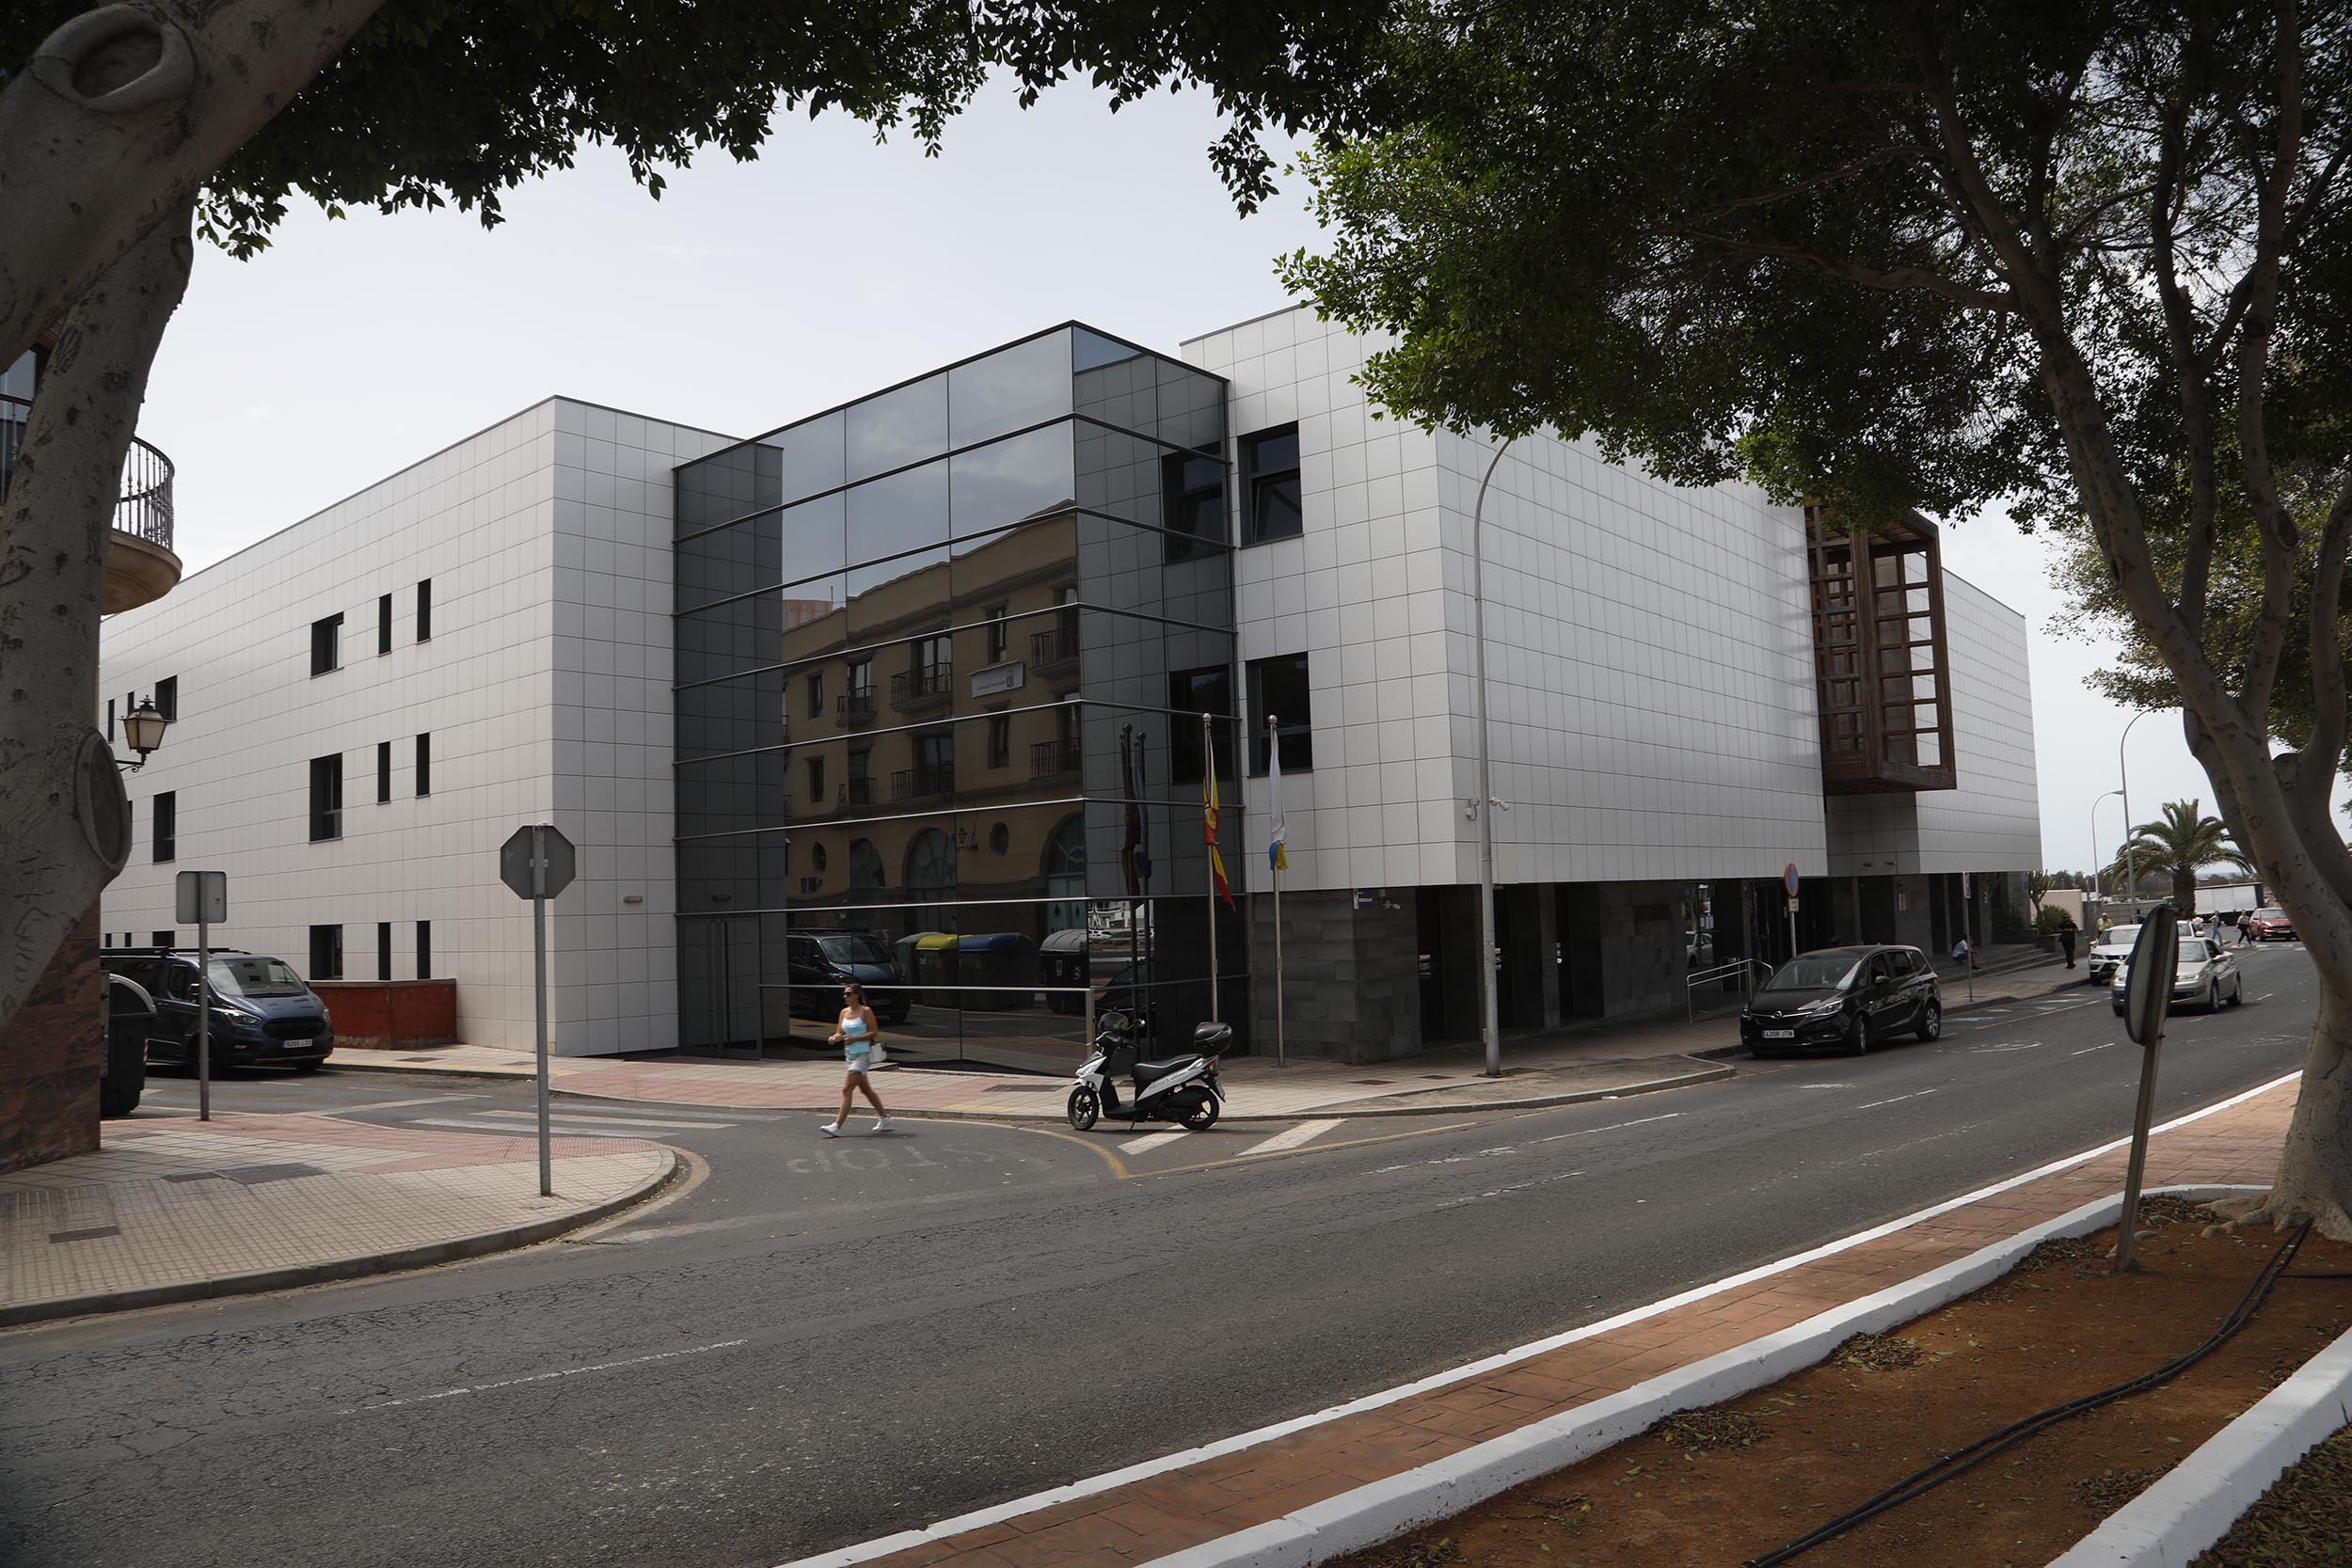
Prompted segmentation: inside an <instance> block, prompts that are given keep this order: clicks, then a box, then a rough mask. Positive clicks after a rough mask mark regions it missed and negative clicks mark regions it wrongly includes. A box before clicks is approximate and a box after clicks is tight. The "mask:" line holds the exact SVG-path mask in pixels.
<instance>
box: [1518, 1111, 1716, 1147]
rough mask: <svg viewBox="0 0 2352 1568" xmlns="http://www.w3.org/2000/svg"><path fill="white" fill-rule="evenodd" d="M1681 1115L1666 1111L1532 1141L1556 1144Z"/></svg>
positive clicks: (1667, 1119) (1677, 1112)
mask: <svg viewBox="0 0 2352 1568" xmlns="http://www.w3.org/2000/svg"><path fill="white" fill-rule="evenodd" d="M1681 1114H1682V1113H1681V1112H1680V1111H1668V1112H1667V1113H1666V1114H1665V1115H1664V1116H1659V1117H1635V1118H1634V1119H1633V1120H1631V1121H1613V1122H1611V1123H1610V1124H1609V1125H1608V1126H1606V1127H1587V1128H1584V1129H1582V1130H1581V1131H1580V1132H1554V1133H1553V1134H1552V1135H1551V1136H1549V1137H1548V1138H1537V1139H1534V1142H1536V1143H1539V1144H1556V1143H1558V1142H1559V1141H1560V1140H1561V1139H1563V1138H1589V1137H1591V1136H1592V1135H1593V1134H1594V1133H1596V1132H1615V1131H1617V1129H1619V1128H1621V1127H1641V1126H1644V1125H1645V1124H1646V1123H1649V1122H1653V1121H1672V1120H1674V1118H1675V1117H1678V1116H1680V1115H1681Z"/></svg>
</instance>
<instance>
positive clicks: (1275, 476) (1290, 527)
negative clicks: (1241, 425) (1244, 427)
mask: <svg viewBox="0 0 2352 1568" xmlns="http://www.w3.org/2000/svg"><path fill="white" fill-rule="evenodd" d="M1241 466H1242V498H1243V501H1242V504H1243V511H1244V516H1245V522H1246V527H1247V531H1246V533H1245V535H1244V540H1243V542H1244V543H1245V544H1251V545H1257V544H1263V543H1264V542H1265V541H1266V540H1268V539H1289V538H1295V536H1296V535H1297V533H1298V531H1299V529H1300V527H1301V525H1302V523H1303V522H1304V519H1305V514H1304V512H1303V511H1302V510H1301V508H1300V504H1299V493H1298V427H1297V426H1296V425H1295V424H1286V425H1279V426H1277V427H1276V428H1274V429H1272V430H1262V431H1260V432H1258V434H1257V435H1255V436H1243V437H1242V439H1241Z"/></svg>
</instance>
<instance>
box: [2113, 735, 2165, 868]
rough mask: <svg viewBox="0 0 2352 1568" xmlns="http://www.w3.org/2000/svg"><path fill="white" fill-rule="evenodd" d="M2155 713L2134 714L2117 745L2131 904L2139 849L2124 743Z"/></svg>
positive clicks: (2116, 759)
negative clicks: (2134, 725)
mask: <svg viewBox="0 0 2352 1568" xmlns="http://www.w3.org/2000/svg"><path fill="white" fill-rule="evenodd" d="M2155 711H2156V710H2155V709H2154V708H2152V707H2149V708H2142V709H2140V710H2139V711H2138V712H2137V713H2135V714H2133V715H2132V723H2131V724H2126V725H2124V726H2123V740H2119V741H2117V742H2116V743H2115V770H2116V772H2117V773H2118V774H2120V775H2121V776H2122V781H2123V787H2122V788H2121V789H2119V790H2117V791H2116V793H2117V794H2118V795H2121V796H2122V797H2123V898H2124V901H2125V902H2126V903H2131V904H2137V903H2138V902H2139V847H2138V842H2137V833H2136V831H2135V830H2134V829H2133V827H2132V772H2131V768H2129V767H2128V766H2126V764H2125V761H2124V756H2123V741H2124V740H2129V739H2131V737H2132V724H2137V723H2138V722H2139V721H2141V720H2142V719H2145V718H2147V717H2148V716H2149V715H2150V714H2152V713H2153V712H2155Z"/></svg>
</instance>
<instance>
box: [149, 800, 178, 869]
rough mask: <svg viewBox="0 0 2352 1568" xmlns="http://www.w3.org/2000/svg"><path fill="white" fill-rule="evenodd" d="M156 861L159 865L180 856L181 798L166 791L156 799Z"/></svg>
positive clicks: (154, 834)
mask: <svg viewBox="0 0 2352 1568" xmlns="http://www.w3.org/2000/svg"><path fill="white" fill-rule="evenodd" d="M152 836H153V838H154V845H155V860H156V863H158V864H160V863H163V862H165V861H168V860H177V859H178V858H179V855H180V797H179V795H178V793H177V792H176V791H173V790H168V789H167V790H166V791H164V793H162V794H161V795H158V796H156V797H155V829H154V833H153V835H152Z"/></svg>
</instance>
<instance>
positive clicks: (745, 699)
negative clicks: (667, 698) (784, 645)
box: [675, 670, 785, 761]
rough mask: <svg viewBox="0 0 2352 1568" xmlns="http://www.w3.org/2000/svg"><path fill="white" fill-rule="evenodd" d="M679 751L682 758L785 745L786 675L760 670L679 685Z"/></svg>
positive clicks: (677, 707) (778, 671)
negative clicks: (707, 681) (701, 684)
mask: <svg viewBox="0 0 2352 1568" xmlns="http://www.w3.org/2000/svg"><path fill="white" fill-rule="evenodd" d="M675 701H676V711H677V754H678V757H679V760H681V761H683V760H685V759H688V758H691V757H700V756H708V755H711V754H713V753H717V752H749V751H754V750H756V749H757V748H759V747H762V746H781V745H782V744H784V734H785V727H784V673H783V672H782V671H781V670H762V671H759V672H757V673H754V674H748V675H737V676H735V677H734V678H733V679H731V680H723V681H714V682H712V683H710V684H709V685H707V686H688V687H681V688H679V689H678V691H677V695H676V699H675Z"/></svg>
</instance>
